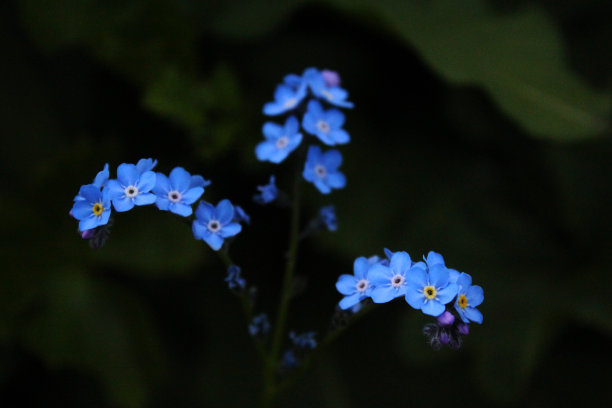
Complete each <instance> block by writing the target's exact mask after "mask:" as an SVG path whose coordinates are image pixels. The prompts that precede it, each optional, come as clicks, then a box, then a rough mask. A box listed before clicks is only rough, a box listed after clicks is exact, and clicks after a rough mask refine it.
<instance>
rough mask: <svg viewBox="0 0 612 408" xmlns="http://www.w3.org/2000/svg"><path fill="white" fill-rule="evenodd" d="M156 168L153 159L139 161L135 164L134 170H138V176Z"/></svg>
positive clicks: (155, 161) (155, 162)
mask: <svg viewBox="0 0 612 408" xmlns="http://www.w3.org/2000/svg"><path fill="white" fill-rule="evenodd" d="M155 166H157V160H153V159H140V160H138V163H136V169H137V170H138V174H142V173H144V172H146V171H151V170H153V169H154V168H155Z"/></svg>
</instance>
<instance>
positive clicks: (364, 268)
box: [353, 256, 370, 279]
mask: <svg viewBox="0 0 612 408" xmlns="http://www.w3.org/2000/svg"><path fill="white" fill-rule="evenodd" d="M369 269H370V263H369V262H368V260H367V259H366V257H364V256H360V257H359V258H357V259H355V262H353V273H354V275H355V278H357V279H366V278H367V276H368V270H369Z"/></svg>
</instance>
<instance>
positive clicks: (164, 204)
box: [155, 196, 170, 211]
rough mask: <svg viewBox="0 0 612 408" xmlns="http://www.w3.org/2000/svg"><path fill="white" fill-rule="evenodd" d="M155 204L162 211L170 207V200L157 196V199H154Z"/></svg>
mask: <svg viewBox="0 0 612 408" xmlns="http://www.w3.org/2000/svg"><path fill="white" fill-rule="evenodd" d="M155 205H156V206H157V208H159V209H160V210H162V211H168V210H169V207H170V200H168V199H167V198H164V197H160V196H157V200H155Z"/></svg>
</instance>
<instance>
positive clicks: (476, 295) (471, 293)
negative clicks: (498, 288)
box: [466, 285, 484, 306]
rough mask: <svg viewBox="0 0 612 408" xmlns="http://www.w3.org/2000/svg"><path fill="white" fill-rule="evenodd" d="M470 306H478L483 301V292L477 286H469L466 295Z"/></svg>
mask: <svg viewBox="0 0 612 408" xmlns="http://www.w3.org/2000/svg"><path fill="white" fill-rule="evenodd" d="M466 297H467V298H468V304H469V305H470V306H478V305H480V304H481V303H482V302H483V300H484V291H483V290H482V288H481V287H480V286H478V285H474V286H471V287H470V288H469V289H468V291H467V294H466Z"/></svg>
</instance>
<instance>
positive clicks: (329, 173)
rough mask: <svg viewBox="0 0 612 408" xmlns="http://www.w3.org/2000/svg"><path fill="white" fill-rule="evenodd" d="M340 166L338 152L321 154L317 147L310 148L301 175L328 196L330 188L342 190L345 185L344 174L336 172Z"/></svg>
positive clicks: (340, 161) (332, 151)
mask: <svg viewBox="0 0 612 408" xmlns="http://www.w3.org/2000/svg"><path fill="white" fill-rule="evenodd" d="M340 164H342V155H341V154H340V152H339V151H338V150H329V151H327V152H325V153H323V152H322V151H321V148H320V147H319V146H310V147H309V148H308V155H307V156H306V164H305V165H304V172H303V173H302V175H303V176H304V179H306V181H309V182H311V183H313V184H314V185H315V187H316V188H318V189H319V191H320V192H321V193H323V194H329V193H330V192H331V190H332V188H343V187H344V186H345V185H346V178H345V177H344V174H342V173H340V172H339V171H338V167H340Z"/></svg>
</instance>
